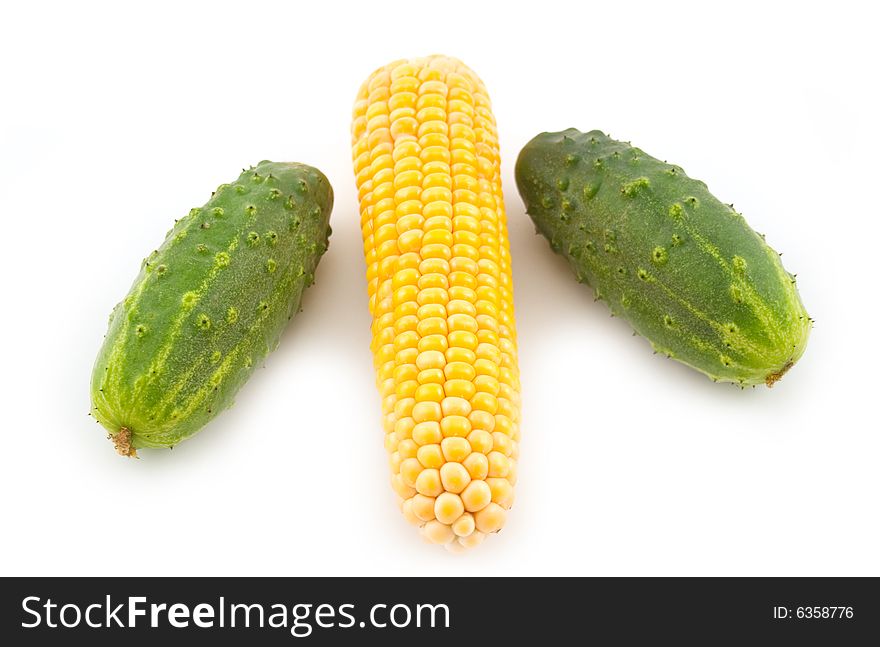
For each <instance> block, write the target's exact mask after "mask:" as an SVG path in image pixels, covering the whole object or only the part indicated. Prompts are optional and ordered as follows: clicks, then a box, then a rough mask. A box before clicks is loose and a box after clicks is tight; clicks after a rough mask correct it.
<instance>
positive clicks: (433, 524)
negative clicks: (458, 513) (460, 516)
mask: <svg viewBox="0 0 880 647" xmlns="http://www.w3.org/2000/svg"><path fill="white" fill-rule="evenodd" d="M496 530H497V529H496ZM492 532H494V531H492ZM422 534H423V535H424V536H425V538H426V539H427V540H428V541H430V542H431V543H432V544H448V543H449V542H450V541H452V540H453V539H455V533H454V532H452V528H450V527H449V526H447V525H446V524H445V523H441V522H439V521H437V520H436V519H434V520H433V521H429V522H427V523H426V524H425V525H424V526H422Z"/></svg>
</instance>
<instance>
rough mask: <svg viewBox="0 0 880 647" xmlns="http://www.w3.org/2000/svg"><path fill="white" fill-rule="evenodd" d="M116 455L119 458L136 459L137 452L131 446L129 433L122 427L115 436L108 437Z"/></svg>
mask: <svg viewBox="0 0 880 647" xmlns="http://www.w3.org/2000/svg"><path fill="white" fill-rule="evenodd" d="M110 440H112V441H113V446H114V447H115V448H116V453H118V454H119V455H120V456H128V457H129V458H137V450H136V449H135V448H134V447H132V446H131V431H130V430H129V429H127V428H126V427H122V428H120V429H119V431H117V432H116V434H115V435H113V436H111V437H110Z"/></svg>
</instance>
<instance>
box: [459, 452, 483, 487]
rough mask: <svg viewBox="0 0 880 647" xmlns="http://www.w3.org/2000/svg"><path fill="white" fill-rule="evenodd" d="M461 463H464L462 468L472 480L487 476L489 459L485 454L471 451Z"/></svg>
mask: <svg viewBox="0 0 880 647" xmlns="http://www.w3.org/2000/svg"><path fill="white" fill-rule="evenodd" d="M461 464H462V465H464V468H465V469H466V470H467V471H468V474H470V477H471V479H473V480H480V479H484V478H486V477H487V476H489V459H488V458H486V455H485V454H481V453H479V452H473V453H471V454H469V455H468V456H467V458H465V459H464V460H463V461H462V463H461Z"/></svg>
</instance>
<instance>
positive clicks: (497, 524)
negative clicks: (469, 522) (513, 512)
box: [474, 503, 507, 534]
mask: <svg viewBox="0 0 880 647" xmlns="http://www.w3.org/2000/svg"><path fill="white" fill-rule="evenodd" d="M506 518H507V511H506V510H505V509H504V508H502V507H501V506H500V505H498V504H497V503H490V504H489V505H487V506H486V507H485V508H483V509H482V510H480V511H479V512H476V513H475V514H474V523H475V524H476V526H477V530H479V531H480V532H483V533H486V534H488V533H490V532H498V531H499V530H501V526H503V525H504V521H505V519H506Z"/></svg>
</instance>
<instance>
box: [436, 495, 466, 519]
mask: <svg viewBox="0 0 880 647" xmlns="http://www.w3.org/2000/svg"><path fill="white" fill-rule="evenodd" d="M463 512H464V504H463V503H462V502H461V498H460V497H459V496H458V495H457V494H453V493H452V492H443V493H441V494H440V495H439V496H438V497H437V500H436V501H435V502H434V516H435V517H436V518H437V521H439V522H440V523H445V524H450V525H451V524H452V522H453V521H455V520H456V519H458V518H459V517H460V516H461V515H462V513H463Z"/></svg>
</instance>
